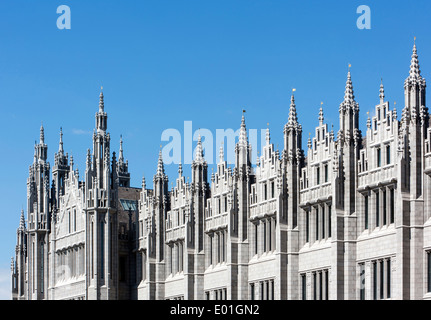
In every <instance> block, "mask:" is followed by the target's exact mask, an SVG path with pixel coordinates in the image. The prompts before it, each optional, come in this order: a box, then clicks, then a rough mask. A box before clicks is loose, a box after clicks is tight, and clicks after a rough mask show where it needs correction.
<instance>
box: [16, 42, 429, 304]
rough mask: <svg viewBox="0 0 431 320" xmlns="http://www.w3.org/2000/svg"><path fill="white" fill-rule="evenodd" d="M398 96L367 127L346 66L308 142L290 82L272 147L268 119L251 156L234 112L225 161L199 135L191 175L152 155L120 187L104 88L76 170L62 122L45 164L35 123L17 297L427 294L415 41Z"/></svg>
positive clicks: (423, 119) (422, 105)
mask: <svg viewBox="0 0 431 320" xmlns="http://www.w3.org/2000/svg"><path fill="white" fill-rule="evenodd" d="M376 91H377V90H376ZM404 96H405V101H404V107H403V109H402V114H401V117H400V120H398V116H397V110H396V108H395V105H394V106H391V105H390V103H389V102H388V101H386V100H385V92H384V87H383V84H381V86H380V91H379V99H378V103H377V105H376V106H375V109H374V110H373V111H374V112H372V113H373V114H375V115H374V116H373V117H368V120H367V124H366V132H365V133H362V132H361V130H360V128H359V105H358V103H357V102H356V101H355V96H354V92H353V84H352V78H351V74H350V71H349V72H348V75H347V82H346V87H345V92H344V99H343V101H342V103H341V104H340V107H339V120H340V125H339V131H338V133H337V134H336V135H335V132H334V130H333V128H329V127H328V125H327V124H326V123H325V119H324V114H323V110H322V109H320V113H319V115H316V118H317V116H318V121H316V125H317V126H316V128H315V133H314V136H313V137H311V136H310V138H309V139H308V143H307V150H306V152H305V151H304V150H303V149H302V126H301V124H300V123H299V121H298V115H297V110H296V102H295V98H294V96H293V95H292V97H291V103H290V110H289V114H288V115H286V116H287V117H288V121H287V123H286V125H285V126H284V146H283V150H282V151H279V150H276V149H275V148H274V145H273V144H272V143H271V138H270V132H269V129H268V130H267V133H266V145H264V146H263V147H262V150H261V154H260V156H258V159H257V162H256V166H253V165H252V160H251V145H250V143H249V141H248V137H247V129H246V123H245V117H244V115H243V117H242V120H241V126H240V130H239V132H240V133H239V137H238V142H237V144H236V146H235V164H234V166H228V164H227V162H226V161H225V157H224V149H223V147H222V148H221V149H220V154H219V161H218V163H217V164H216V165H215V166H214V171H213V172H212V174H209V173H208V164H207V162H206V161H205V158H204V154H203V148H202V142H201V139H200V137H199V140H198V142H197V146H196V151H195V155H194V160H193V163H192V165H191V181H190V182H189V181H186V179H185V177H184V175H183V168H182V165H181V164H180V165H179V167H178V176H177V177H176V178H175V179H173V180H172V181H173V187H172V188H171V190H169V188H168V183H169V180H168V177H167V175H166V174H165V170H164V163H163V159H162V153H161V152H160V154H159V159H158V163H157V170H156V174H155V175H154V177H153V188H152V189H150V188H147V184H146V181H145V178H144V179H143V180H142V186H141V187H140V188H133V187H131V186H130V173H129V171H128V162H127V161H126V160H125V159H124V155H123V145H122V140H121V142H120V150H119V154H118V159H117V157H116V153H115V152H113V153H112V154H111V150H110V141H111V138H110V135H109V133H108V131H107V128H108V126H107V123H108V122H107V119H108V116H107V113H106V112H105V110H104V96H103V93H101V95H100V102H99V111H98V112H97V113H96V128H95V130H94V134H93V148H92V150H90V149H89V150H88V152H87V161H86V170H85V174H84V178H83V180H80V176H79V172H78V171H77V170H75V169H74V164H73V158H72V157H69V156H68V154H67V153H65V151H64V148H63V135H62V133H60V143H59V148H58V152H57V153H56V154H55V157H54V166H53V167H52V169H51V167H50V164H49V163H48V161H47V158H48V151H47V149H48V148H47V145H46V144H45V142H44V128H43V127H42V128H41V130H40V141H39V143H38V144H36V145H35V154H34V160H33V163H32V164H31V166H30V168H29V178H28V182H27V200H28V203H27V217H25V214H24V211H23V212H22V214H21V220H20V224H19V228H18V230H17V245H16V251H15V257H14V258H13V259H12V265H11V271H12V296H13V299H20V300H21V299H23V300H27V299H28V300H43V299H46V300H50V299H100V300H110V299H142V300H154V299H159V300H160V299H189V300H192V299H198V300H203V299H209V300H224V299H228V300H230V299H231V300H237V299H244V300H248V299H249V300H262V299H276V300H298V299H304V300H326V299H331V300H341V299H348V300H380V299H431V150H430V142H431V127H430V125H429V112H428V109H427V107H426V100H425V99H426V82H425V79H424V78H423V77H422V76H421V72H420V68H419V61H418V55H417V49H416V44H415V45H414V47H413V54H412V59H411V65H410V72H409V76H408V78H407V79H406V80H405V82H404ZM376 100H377V99H376Z"/></svg>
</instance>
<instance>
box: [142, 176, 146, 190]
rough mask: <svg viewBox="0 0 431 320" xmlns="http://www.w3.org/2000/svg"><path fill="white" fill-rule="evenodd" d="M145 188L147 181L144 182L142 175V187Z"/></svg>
mask: <svg viewBox="0 0 431 320" xmlns="http://www.w3.org/2000/svg"><path fill="white" fill-rule="evenodd" d="M146 188H147V183H146V182H145V176H143V177H142V189H146Z"/></svg>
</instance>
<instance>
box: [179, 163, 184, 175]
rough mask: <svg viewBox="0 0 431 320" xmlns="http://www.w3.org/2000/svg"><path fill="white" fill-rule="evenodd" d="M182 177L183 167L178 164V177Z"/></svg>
mask: <svg viewBox="0 0 431 320" xmlns="http://www.w3.org/2000/svg"><path fill="white" fill-rule="evenodd" d="M182 175H183V165H182V164H181V162H180V164H179V165H178V176H179V177H182Z"/></svg>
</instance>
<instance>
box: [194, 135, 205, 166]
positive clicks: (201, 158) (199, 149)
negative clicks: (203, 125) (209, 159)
mask: <svg viewBox="0 0 431 320" xmlns="http://www.w3.org/2000/svg"><path fill="white" fill-rule="evenodd" d="M195 161H196V162H199V163H203V162H204V155H203V150H202V138H201V135H200V134H199V137H198V144H197V146H196V156H195Z"/></svg>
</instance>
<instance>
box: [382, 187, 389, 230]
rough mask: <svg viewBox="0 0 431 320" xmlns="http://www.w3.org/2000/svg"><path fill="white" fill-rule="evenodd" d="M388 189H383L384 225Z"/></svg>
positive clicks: (384, 222) (384, 223)
mask: <svg viewBox="0 0 431 320" xmlns="http://www.w3.org/2000/svg"><path fill="white" fill-rule="evenodd" d="M387 211H388V210H387V209H386V190H383V225H386V213H387Z"/></svg>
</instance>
